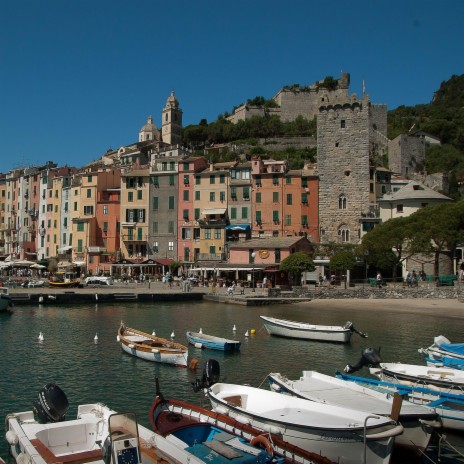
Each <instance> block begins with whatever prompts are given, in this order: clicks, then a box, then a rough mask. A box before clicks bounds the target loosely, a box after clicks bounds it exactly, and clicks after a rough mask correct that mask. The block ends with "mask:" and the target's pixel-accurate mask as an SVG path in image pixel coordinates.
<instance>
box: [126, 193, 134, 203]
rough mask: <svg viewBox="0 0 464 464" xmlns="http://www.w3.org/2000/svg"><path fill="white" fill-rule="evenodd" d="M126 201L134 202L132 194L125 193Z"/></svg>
mask: <svg viewBox="0 0 464 464" xmlns="http://www.w3.org/2000/svg"><path fill="white" fill-rule="evenodd" d="M127 201H128V202H132V201H134V192H127Z"/></svg>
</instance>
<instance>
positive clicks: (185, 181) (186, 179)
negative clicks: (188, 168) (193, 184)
mask: <svg viewBox="0 0 464 464" xmlns="http://www.w3.org/2000/svg"><path fill="white" fill-rule="evenodd" d="M189 183H190V181H189V175H188V174H185V175H184V185H188V184H189Z"/></svg>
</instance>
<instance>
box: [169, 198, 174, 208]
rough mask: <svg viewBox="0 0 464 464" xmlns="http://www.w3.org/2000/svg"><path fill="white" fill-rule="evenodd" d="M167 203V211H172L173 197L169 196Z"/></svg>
mask: <svg viewBox="0 0 464 464" xmlns="http://www.w3.org/2000/svg"><path fill="white" fill-rule="evenodd" d="M168 203H169V206H168V208H169V209H174V197H173V196H170V197H169V201H168Z"/></svg>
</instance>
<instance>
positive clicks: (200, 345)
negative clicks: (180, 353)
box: [194, 342, 203, 348]
mask: <svg viewBox="0 0 464 464" xmlns="http://www.w3.org/2000/svg"><path fill="white" fill-rule="evenodd" d="M194 346H195V348H203V345H202V344H201V343H198V342H197V343H195V345H194Z"/></svg>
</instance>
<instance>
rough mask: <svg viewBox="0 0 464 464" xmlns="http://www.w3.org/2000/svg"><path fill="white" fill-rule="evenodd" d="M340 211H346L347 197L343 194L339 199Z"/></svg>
mask: <svg viewBox="0 0 464 464" xmlns="http://www.w3.org/2000/svg"><path fill="white" fill-rule="evenodd" d="M338 209H346V196H345V195H344V194H343V193H342V194H341V195H340V196H339V197H338Z"/></svg>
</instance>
